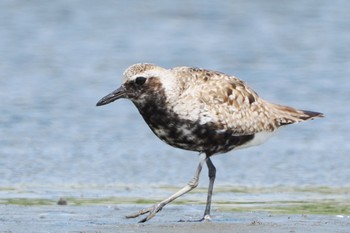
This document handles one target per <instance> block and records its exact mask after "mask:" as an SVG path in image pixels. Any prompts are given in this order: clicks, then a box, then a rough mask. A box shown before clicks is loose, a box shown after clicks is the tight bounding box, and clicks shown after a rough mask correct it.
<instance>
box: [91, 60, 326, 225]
mask: <svg viewBox="0 0 350 233" xmlns="http://www.w3.org/2000/svg"><path fill="white" fill-rule="evenodd" d="M123 79H124V80H123V84H122V85H121V86H120V87H119V88H118V89H116V90H115V91H113V92H112V93H110V94H108V95H106V96H105V97H103V98H102V99H101V100H100V101H98V103H97V104H96V105H97V106H101V105H105V104H108V103H111V102H113V101H115V100H117V99H120V98H126V99H129V100H131V101H132V102H133V103H134V105H135V106H136V108H137V109H138V110H139V112H140V114H141V115H142V117H143V119H144V120H145V121H146V123H147V124H148V126H149V127H150V128H151V130H152V131H153V133H154V134H155V135H156V136H157V137H159V138H160V139H161V140H162V141H164V142H166V143H167V144H169V145H171V146H174V147H176V148H181V149H185V150H190V151H196V152H199V154H200V156H199V164H198V166H197V169H196V171H195V175H194V177H193V178H192V179H191V180H190V181H189V183H188V184H187V185H185V186H184V187H183V188H182V189H180V190H179V191H178V192H176V193H174V194H173V195H171V196H169V197H168V198H166V199H165V200H163V201H161V202H159V203H157V204H155V205H153V206H151V207H149V208H145V209H142V210H140V211H139V212H136V213H133V214H131V215H127V216H126V217H127V218H135V217H138V216H140V215H143V214H146V213H148V215H147V216H146V217H145V218H143V219H142V220H141V221H140V222H146V221H148V220H149V219H151V218H152V217H154V216H155V215H156V214H157V213H158V212H159V211H160V210H162V208H163V207H164V206H165V205H167V204H168V203H170V202H172V201H173V200H175V199H176V198H178V197H180V196H182V195H183V194H185V193H187V192H189V191H191V190H193V189H194V188H196V187H197V185H198V181H199V175H200V173H201V170H202V166H203V165H204V163H206V165H207V167H208V173H209V187H208V194H207V203H206V208H205V211H204V215H203V217H202V218H201V219H200V220H199V221H201V220H202V221H205V220H210V219H211V218H210V206H211V199H212V193H213V186H214V181H215V175H216V168H215V166H214V164H213V163H212V161H211V159H210V157H211V156H213V155H215V154H219V153H225V152H228V151H231V150H236V149H241V148H245V147H250V146H255V145H259V144H261V143H263V142H265V141H266V140H267V139H268V138H269V137H271V136H272V135H273V134H274V133H275V132H276V131H277V130H278V129H279V128H280V127H282V126H285V125H289V124H293V123H297V122H301V121H306V120H312V119H314V118H317V117H323V114H322V113H318V112H313V111H305V110H299V109H296V108H292V107H287V106H282V105H278V104H272V103H270V102H268V101H266V100H264V99H262V98H260V97H259V96H258V94H257V93H256V92H255V91H254V90H252V89H251V88H250V87H249V86H248V85H247V84H246V83H245V82H243V81H242V80H240V79H238V78H236V77H234V76H230V75H227V74H224V73H221V72H217V71H211V70H206V69H200V68H191V67H175V68H172V69H165V68H162V67H159V66H156V65H153V64H147V63H142V64H135V65H132V66H130V67H129V68H127V69H126V70H125V72H124V73H123Z"/></svg>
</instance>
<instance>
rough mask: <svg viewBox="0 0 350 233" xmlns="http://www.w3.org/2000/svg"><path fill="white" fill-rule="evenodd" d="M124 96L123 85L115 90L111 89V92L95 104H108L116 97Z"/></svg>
mask: <svg viewBox="0 0 350 233" xmlns="http://www.w3.org/2000/svg"><path fill="white" fill-rule="evenodd" d="M124 97H125V89H124V87H123V86H121V87H119V88H118V89H117V90H115V91H113V92H112V93H110V94H108V95H106V96H105V97H103V98H102V99H100V100H99V101H98V102H97V104H96V106H101V105H105V104H109V103H111V102H113V101H115V100H117V99H120V98H124Z"/></svg>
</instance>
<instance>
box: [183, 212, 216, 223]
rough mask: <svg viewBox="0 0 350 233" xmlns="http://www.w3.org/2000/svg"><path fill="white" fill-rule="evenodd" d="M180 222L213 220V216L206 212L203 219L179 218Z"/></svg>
mask: <svg viewBox="0 0 350 233" xmlns="http://www.w3.org/2000/svg"><path fill="white" fill-rule="evenodd" d="M179 222H211V217H210V215H209V214H206V215H204V216H203V218H201V219H190V220H182V219H181V220H179Z"/></svg>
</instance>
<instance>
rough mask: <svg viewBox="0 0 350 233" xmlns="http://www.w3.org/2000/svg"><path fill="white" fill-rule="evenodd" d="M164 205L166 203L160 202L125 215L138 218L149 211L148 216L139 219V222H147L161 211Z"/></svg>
mask: <svg viewBox="0 0 350 233" xmlns="http://www.w3.org/2000/svg"><path fill="white" fill-rule="evenodd" d="M163 206H164V205H162V203H158V204H155V205H153V206H151V207H149V208H145V209H142V210H140V211H138V212H136V213H133V214H129V215H126V216H125V217H126V218H136V217H138V216H140V215H144V214H147V213H149V214H148V215H147V217H145V218H143V219H141V220H140V221H139V223H142V222H146V221H148V220H150V219H151V218H153V217H154V216H155V215H156V214H157V213H158V212H159V211H161V210H162V208H163Z"/></svg>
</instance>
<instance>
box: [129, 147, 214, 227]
mask: <svg viewBox="0 0 350 233" xmlns="http://www.w3.org/2000/svg"><path fill="white" fill-rule="evenodd" d="M206 160H207V156H206V154H204V153H202V154H200V156H199V164H198V167H197V170H196V172H195V174H194V177H193V178H192V180H191V181H190V182H189V183H188V184H187V185H186V186H185V187H183V188H182V189H180V190H179V191H177V192H176V193H174V194H173V195H171V196H170V197H168V198H167V199H165V200H163V201H161V202H159V203H158V204H155V205H153V206H151V207H150V208H146V209H142V210H140V211H139V212H136V213H134V214H130V215H127V216H125V217H126V218H136V217H138V216H140V215H143V214H146V213H149V214H148V216H147V217H146V218H144V219H142V220H141V221H139V222H146V221H148V220H150V219H151V218H153V217H154V216H155V215H156V214H157V213H158V212H159V211H161V210H162V208H163V207H164V206H165V205H167V204H168V203H170V202H172V201H173V200H175V199H176V198H178V197H180V196H182V195H184V194H185V193H187V192H189V191H191V190H193V189H194V188H196V187H197V186H198V181H199V175H200V173H201V171H202V167H203V164H204V162H205V161H206ZM210 163H211V162H210ZM208 167H209V165H208ZM213 167H214V165H213ZM214 168H215V167H214ZM214 178H215V177H214ZM207 205H208V204H207ZM209 211H210V204H209Z"/></svg>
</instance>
